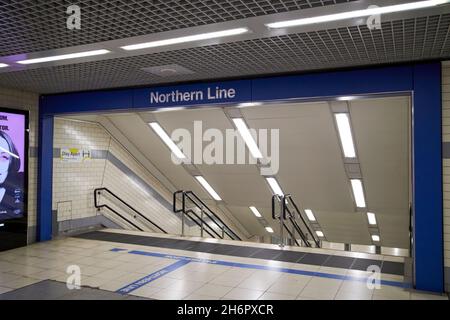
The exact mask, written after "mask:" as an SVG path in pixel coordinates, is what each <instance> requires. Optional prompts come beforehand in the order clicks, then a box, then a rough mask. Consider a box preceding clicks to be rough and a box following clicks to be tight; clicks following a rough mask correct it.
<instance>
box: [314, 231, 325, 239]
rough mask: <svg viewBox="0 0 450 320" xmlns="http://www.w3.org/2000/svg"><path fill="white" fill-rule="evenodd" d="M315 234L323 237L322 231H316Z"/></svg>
mask: <svg viewBox="0 0 450 320" xmlns="http://www.w3.org/2000/svg"><path fill="white" fill-rule="evenodd" d="M316 234H317V236H318V237H320V238H323V237H324V235H323V232H322V231H316Z"/></svg>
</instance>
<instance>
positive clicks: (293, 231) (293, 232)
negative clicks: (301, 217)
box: [291, 213, 295, 245]
mask: <svg viewBox="0 0 450 320" xmlns="http://www.w3.org/2000/svg"><path fill="white" fill-rule="evenodd" d="M291 219H292V220H293V221H294V222H295V213H294V216H293V217H291ZM291 234H292V244H291V245H294V243H295V226H294V224H293V223H292V233H291Z"/></svg>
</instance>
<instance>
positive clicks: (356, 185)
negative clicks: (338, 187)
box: [350, 179, 366, 208]
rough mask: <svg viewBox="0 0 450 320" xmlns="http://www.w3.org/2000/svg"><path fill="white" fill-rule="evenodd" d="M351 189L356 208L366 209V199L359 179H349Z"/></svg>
mask: <svg viewBox="0 0 450 320" xmlns="http://www.w3.org/2000/svg"><path fill="white" fill-rule="evenodd" d="M350 182H351V184H352V189H353V195H354V197H355V202H356V206H357V207H358V208H365V207H366V199H365V198H364V190H363V185H362V181H361V180H360V179H351V180H350Z"/></svg>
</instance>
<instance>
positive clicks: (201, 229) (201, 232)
mask: <svg viewBox="0 0 450 320" xmlns="http://www.w3.org/2000/svg"><path fill="white" fill-rule="evenodd" d="M200 210H201V212H200V221H201V227H200V237H202V238H203V206H202V207H201V208H200Z"/></svg>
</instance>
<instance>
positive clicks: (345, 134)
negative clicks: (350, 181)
mask: <svg viewBox="0 0 450 320" xmlns="http://www.w3.org/2000/svg"><path fill="white" fill-rule="evenodd" d="M335 118H336V124H337V127H338V131H339V138H340V140H341V144H342V150H343V152H344V156H345V157H346V158H355V157H356V151H355V144H354V142H353V136H352V129H351V126H350V117H349V115H348V113H336V114H335Z"/></svg>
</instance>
